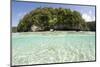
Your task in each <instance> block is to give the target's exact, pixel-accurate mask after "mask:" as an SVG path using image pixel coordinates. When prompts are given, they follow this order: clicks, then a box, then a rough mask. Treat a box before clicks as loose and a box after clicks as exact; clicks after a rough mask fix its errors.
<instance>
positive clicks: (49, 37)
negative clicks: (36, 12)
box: [12, 31, 95, 65]
mask: <svg viewBox="0 0 100 67" xmlns="http://www.w3.org/2000/svg"><path fill="white" fill-rule="evenodd" d="M93 60H95V33H94V32H72V31H70V32H63V31H62V32H59V31H58V32H29V33H12V65H29V64H45V63H60V62H77V61H93Z"/></svg>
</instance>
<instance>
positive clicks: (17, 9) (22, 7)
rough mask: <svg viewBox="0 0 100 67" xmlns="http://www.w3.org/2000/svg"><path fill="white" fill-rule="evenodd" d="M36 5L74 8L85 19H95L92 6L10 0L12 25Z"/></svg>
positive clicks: (16, 23)
mask: <svg viewBox="0 0 100 67" xmlns="http://www.w3.org/2000/svg"><path fill="white" fill-rule="evenodd" d="M37 7H53V8H59V7H61V8H67V9H71V10H76V11H78V12H80V13H81V14H82V17H83V18H84V19H85V21H94V20H95V7H94V6H79V5H67V4H66V5H65V4H52V3H49V4H48V3H38V2H19V1H12V26H17V25H18V23H19V21H20V19H22V18H23V16H24V15H25V14H27V13H29V12H30V11H32V10H34V9H36V8H37Z"/></svg>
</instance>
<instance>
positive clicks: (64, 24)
mask: <svg viewBox="0 0 100 67" xmlns="http://www.w3.org/2000/svg"><path fill="white" fill-rule="evenodd" d="M32 25H35V26H38V27H39V28H41V30H43V31H44V30H50V29H51V28H53V29H57V30H61V29H62V30H89V28H88V26H87V23H86V22H85V21H84V19H83V18H82V16H81V14H80V13H79V12H77V11H72V10H70V9H65V8H50V7H44V8H41V7H40V8H36V9H35V10H32V11H31V12H29V13H28V14H26V15H25V16H24V17H23V18H22V19H21V20H20V22H19V24H18V26H17V31H18V32H27V31H31V27H32Z"/></svg>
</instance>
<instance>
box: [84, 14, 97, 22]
mask: <svg viewBox="0 0 100 67" xmlns="http://www.w3.org/2000/svg"><path fill="white" fill-rule="evenodd" d="M82 17H83V19H84V20H85V21H87V22H89V21H95V17H94V16H90V15H88V14H86V13H84V14H82Z"/></svg>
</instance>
